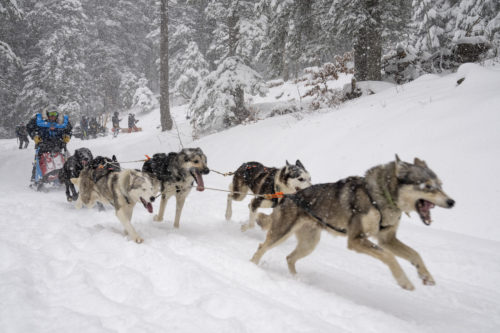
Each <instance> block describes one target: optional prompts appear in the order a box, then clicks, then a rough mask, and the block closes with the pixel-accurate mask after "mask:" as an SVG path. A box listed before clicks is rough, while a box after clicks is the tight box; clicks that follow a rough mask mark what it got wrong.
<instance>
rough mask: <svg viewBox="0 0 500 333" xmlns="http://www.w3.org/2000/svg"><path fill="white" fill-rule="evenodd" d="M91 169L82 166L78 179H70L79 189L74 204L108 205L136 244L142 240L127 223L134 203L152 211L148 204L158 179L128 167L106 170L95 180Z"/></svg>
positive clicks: (155, 190)
mask: <svg viewBox="0 0 500 333" xmlns="http://www.w3.org/2000/svg"><path fill="white" fill-rule="evenodd" d="M94 172H95V170H94V169H92V168H85V169H83V171H82V172H80V176H79V177H78V178H72V179H71V181H72V182H73V184H75V185H77V186H78V188H79V191H80V195H79V196H78V200H77V201H76V202H75V207H76V208H78V209H80V208H82V206H83V205H85V206H87V207H89V208H92V207H93V206H94V205H95V204H96V202H100V203H102V204H110V205H112V206H113V207H114V209H115V214H116V217H118V219H119V220H120V222H121V223H122V224H123V227H124V228H125V230H126V232H127V234H128V237H129V238H130V239H131V240H133V241H135V242H136V243H142V242H143V239H142V238H141V237H140V236H139V235H138V234H137V232H136V231H135V229H134V227H133V226H132V224H131V220H132V213H133V210H134V207H135V204H136V203H138V202H140V203H142V205H143V206H144V208H146V209H147V210H148V212H150V213H152V212H153V205H152V203H153V202H154V201H155V194H156V193H158V190H159V182H157V181H156V180H155V179H153V178H151V177H150V176H149V175H148V174H147V173H144V172H140V171H136V170H128V169H126V170H121V171H112V172H109V173H106V174H104V175H102V176H100V177H99V178H97V180H96V181H95V179H96V177H95V175H94Z"/></svg>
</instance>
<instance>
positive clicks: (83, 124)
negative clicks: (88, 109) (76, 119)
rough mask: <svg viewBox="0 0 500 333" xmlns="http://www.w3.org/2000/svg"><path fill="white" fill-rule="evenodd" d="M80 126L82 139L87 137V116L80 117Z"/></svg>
mask: <svg viewBox="0 0 500 333" xmlns="http://www.w3.org/2000/svg"><path fill="white" fill-rule="evenodd" d="M80 127H81V128H82V140H86V139H88V135H89V118H87V116H82V119H81V120H80Z"/></svg>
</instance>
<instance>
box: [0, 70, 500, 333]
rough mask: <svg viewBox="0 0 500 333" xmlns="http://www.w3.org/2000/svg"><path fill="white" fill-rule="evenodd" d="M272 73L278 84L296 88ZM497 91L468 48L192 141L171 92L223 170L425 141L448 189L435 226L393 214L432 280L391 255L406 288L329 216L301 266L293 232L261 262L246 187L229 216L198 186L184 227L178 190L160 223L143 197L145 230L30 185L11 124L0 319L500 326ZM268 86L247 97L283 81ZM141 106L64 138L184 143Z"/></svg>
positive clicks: (11, 328)
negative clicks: (125, 120) (375, 86)
mask: <svg viewBox="0 0 500 333" xmlns="http://www.w3.org/2000/svg"><path fill="white" fill-rule="evenodd" d="M462 77H465V80H464V81H463V83H462V84H460V85H457V80H458V79H459V78H462ZM283 87H284V88H283V89H285V90H286V91H283V94H284V95H287V94H290V95H291V94H295V91H296V90H297V89H296V87H293V86H292V85H285V86H283ZM287 89H289V90H287ZM294 90H295V91H294ZM499 92H500V68H498V67H490V68H483V67H479V66H477V65H472V64H466V65H463V66H462V67H461V68H460V69H459V71H458V73H455V74H452V75H446V76H437V75H427V76H423V77H421V78H419V79H417V80H416V81H414V82H411V83H409V84H406V85H403V86H392V87H389V88H387V89H385V90H383V91H380V92H379V93H377V94H375V95H371V96H368V97H363V98H360V99H357V100H353V101H350V102H348V103H346V104H344V105H342V106H341V107H340V108H338V109H334V110H321V111H318V112H315V113H307V114H304V115H303V117H302V118H300V119H299V118H298V117H293V116H281V117H273V118H269V119H266V120H263V121H259V122H257V123H253V124H249V125H245V126H238V127H235V128H232V129H230V130H227V131H224V132H221V133H218V134H214V135H210V136H206V137H203V138H201V139H199V140H197V141H194V142H193V141H192V139H191V132H190V128H189V124H188V122H187V120H186V119H185V117H184V114H185V107H177V108H174V109H173V113H174V117H175V119H176V122H177V124H178V126H179V129H180V136H181V138H182V141H183V144H184V146H186V147H200V148H202V149H203V151H204V152H205V154H206V155H207V156H208V164H209V166H210V168H211V169H213V170H217V171H220V172H227V171H234V170H235V169H236V168H237V167H238V166H239V165H240V164H242V163H243V162H247V161H253V160H255V161H260V162H262V163H264V164H265V165H268V166H282V165H284V164H285V161H286V160H288V161H290V162H295V161H296V160H297V159H300V160H301V161H302V162H303V164H304V165H305V166H306V168H307V169H308V170H309V172H310V173H311V175H312V180H313V183H322V182H333V181H336V180H338V179H340V178H344V177H347V176H350V175H362V174H363V173H364V172H365V171H366V170H367V169H368V168H370V167H372V166H374V165H377V164H382V163H386V162H389V161H391V160H392V159H393V158H394V155H395V153H397V154H398V155H399V156H400V157H401V158H402V159H403V160H405V161H410V162H411V161H413V158H414V157H419V158H421V159H424V160H425V161H426V162H427V164H428V165H429V166H430V167H431V168H432V169H433V170H434V171H435V172H436V173H437V174H438V176H439V177H440V179H441V180H442V181H443V187H444V190H445V191H446V192H447V193H448V194H449V195H450V196H451V197H453V199H455V200H456V202H457V204H456V206H455V207H454V208H453V209H451V210H445V209H441V208H435V209H434V210H433V219H434V222H433V224H432V225H431V226H430V227H427V226H425V225H424V224H423V223H421V222H420V219H419V218H418V216H416V215H412V216H411V217H410V218H409V217H407V216H403V218H402V223H401V228H400V229H399V237H400V239H401V240H403V241H404V242H406V243H407V244H409V245H411V246H412V247H413V248H415V249H416V250H417V251H418V252H419V253H420V254H421V256H422V258H423V259H424V261H425V262H426V265H427V267H428V268H429V270H430V272H431V273H432V274H433V276H434V278H435V280H436V283H437V284H436V286H433V287H428V286H424V285H422V284H421V283H420V282H419V278H418V276H417V274H416V271H415V269H414V267H413V266H411V265H410V264H409V263H407V262H403V261H400V262H401V264H402V267H403V269H404V270H405V272H406V273H407V275H408V277H409V278H410V280H411V281H412V282H413V283H414V284H415V287H416V290H415V291H412V292H409V291H405V290H403V289H401V288H400V287H399V286H398V285H397V284H396V282H395V281H394V279H393V277H392V276H391V274H390V272H389V270H388V269H387V267H386V266H384V265H383V264H382V263H381V262H379V261H377V260H375V259H373V258H371V257H368V256H364V255H360V254H357V253H354V252H353V251H349V250H348V249H347V247H346V240H345V239H344V238H334V237H331V236H330V235H328V234H326V233H323V235H322V240H321V242H320V244H319V246H318V247H317V249H316V250H315V251H314V252H313V253H312V254H311V255H310V256H308V257H306V258H304V259H303V260H300V261H299V262H298V264H297V271H298V274H297V276H296V277H292V276H291V275H290V274H289V273H288V269H287V265H286V260H285V256H286V255H287V254H288V253H290V252H291V250H292V249H293V247H294V245H295V240H294V239H290V240H288V241H287V242H286V243H285V244H283V245H280V246H278V247H276V248H274V249H272V250H270V251H269V252H268V253H266V255H265V256H264V257H263V259H262V261H261V264H260V265H259V266H256V265H254V264H253V263H251V262H250V261H249V259H250V258H251V257H252V255H253V253H254V252H255V250H256V249H257V246H258V244H259V242H262V241H263V239H264V236H265V234H264V232H262V231H261V230H259V229H253V230H250V231H247V232H245V233H242V232H241V231H240V225H241V224H243V223H245V222H246V221H247V218H248V208H247V204H248V202H249V200H248V198H247V200H245V202H235V203H234V204H233V219H232V221H230V222H227V221H225V219H224V212H225V205H226V194H225V193H222V192H216V191H210V190H206V191H204V192H196V191H193V192H192V193H191V194H190V196H189V197H188V199H187V202H186V205H185V207H184V211H183V215H182V218H181V222H180V228H179V229H174V228H173V226H172V221H173V215H174V207H175V206H174V204H173V202H170V203H169V204H168V206H167V213H166V222H162V223H157V222H153V221H152V215H150V214H148V213H147V211H146V210H145V209H143V208H142V207H139V206H137V207H136V210H135V211H134V216H133V224H134V226H135V227H136V229H137V231H138V232H139V233H140V234H141V235H142V236H143V238H144V240H145V241H144V243H143V244H140V245H138V244H136V243H134V242H131V241H128V240H127V238H126V236H125V234H124V231H123V228H122V226H121V224H120V223H119V221H118V219H117V218H116V217H115V216H114V211H113V210H112V209H111V208H108V209H107V210H106V211H105V212H98V211H97V210H94V209H92V210H88V209H83V210H76V209H75V208H73V206H72V204H70V203H68V202H66V199H65V195H64V193H63V191H62V190H61V191H54V192H50V193H36V192H34V191H32V190H30V189H29V188H28V186H27V185H28V182H29V178H30V174H31V161H32V159H33V155H34V151H33V143H32V142H30V147H29V149H26V150H18V149H17V144H16V141H15V140H0V160H1V161H2V162H1V163H0V209H1V213H0V226H1V227H2V233H1V234H0V331H1V332H76V331H79V332H132V331H134V332H217V333H220V332H228V333H229V332H230V333H234V332H273V333H275V332H382V331H384V332H497V331H498V328H499V327H500V292H499V290H498V281H500V240H499V238H500V224H499V222H498V218H497V217H496V212H497V209H498V202H499V200H500V177H498V175H497V172H498V170H500V144H499V143H500V94H499ZM272 93H273V94H275V95H273V96H271V97H269V96H268V99H267V100H266V99H262V100H259V99H255V103H259V102H260V103H268V102H271V101H272V100H273V99H275V97H274V96H277V95H279V94H280V92H279V91H275V90H273V91H272ZM138 119H140V122H139V124H138V125H139V126H141V127H142V128H143V132H140V133H134V134H120V135H119V136H118V137H117V138H115V139H113V138H112V137H111V136H108V137H103V138H99V139H96V140H89V141H80V140H78V139H73V140H72V141H71V142H70V144H69V147H70V149H71V151H73V150H74V149H76V148H79V147H88V148H90V149H91V150H92V152H93V153H94V156H96V155H105V156H111V155H112V154H115V155H116V156H117V157H118V159H119V161H122V162H126V161H134V160H139V159H142V158H143V157H144V155H145V154H148V155H150V156H151V155H152V154H154V153H156V152H169V151H178V150H179V149H180V147H179V140H178V138H177V133H176V132H175V131H172V132H171V133H162V132H160V130H159V129H158V128H157V125H158V124H159V112H156V111H155V112H153V113H150V114H148V115H146V116H143V117H140V116H139V117H138ZM122 166H124V167H130V168H140V167H141V163H124V164H122ZM229 182H230V179H229V178H228V177H223V176H221V175H219V174H216V173H214V172H212V173H210V174H209V175H207V176H206V177H205V185H206V186H207V187H212V188H218V189H227V187H228V184H229ZM158 205H159V203H156V204H155V207H154V209H155V210H157V209H158Z"/></svg>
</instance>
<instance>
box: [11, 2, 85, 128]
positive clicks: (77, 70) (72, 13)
mask: <svg viewBox="0 0 500 333" xmlns="http://www.w3.org/2000/svg"><path fill="white" fill-rule="evenodd" d="M27 20H28V21H29V23H30V27H31V29H32V31H33V36H36V38H37V43H36V44H35V45H34V48H33V49H32V50H30V55H33V56H32V57H30V58H29V59H28V60H27V64H26V66H25V71H24V76H25V79H24V85H23V89H22V91H21V93H20V96H19V102H20V103H21V105H22V109H23V111H24V112H23V114H21V115H20V116H21V117H22V119H27V118H28V117H29V116H30V115H31V114H33V113H35V112H40V111H41V110H42V109H43V108H44V107H45V106H46V105H47V104H49V103H52V104H55V105H59V106H64V105H66V104H72V103H78V105H79V106H80V107H82V106H85V105H86V104H87V101H88V95H89V87H88V82H89V81H90V78H89V75H88V72H87V71H86V66H85V63H84V62H83V59H84V55H85V45H86V44H87V43H86V39H85V32H86V26H85V15H84V13H83V9H82V6H81V3H80V1H78V0H71V1H69V0H62V1H58V2H51V3H48V4H47V5H43V4H42V5H40V6H36V7H35V9H34V10H32V11H30V12H29V13H28V14H27ZM74 109H75V108H72V110H74ZM70 116H75V117H76V116H79V115H76V114H71V115H70Z"/></svg>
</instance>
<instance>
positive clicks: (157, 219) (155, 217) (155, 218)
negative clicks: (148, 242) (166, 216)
mask: <svg viewBox="0 0 500 333" xmlns="http://www.w3.org/2000/svg"><path fill="white" fill-rule="evenodd" d="M153 221H155V222H161V221H163V218H161V217H159V216H158V215H155V216H153Z"/></svg>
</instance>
